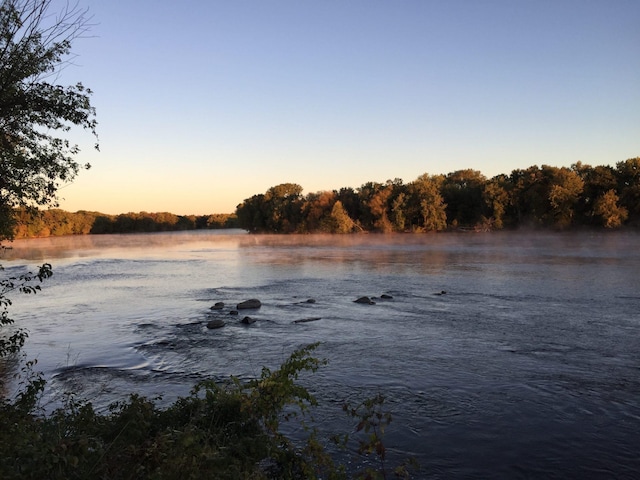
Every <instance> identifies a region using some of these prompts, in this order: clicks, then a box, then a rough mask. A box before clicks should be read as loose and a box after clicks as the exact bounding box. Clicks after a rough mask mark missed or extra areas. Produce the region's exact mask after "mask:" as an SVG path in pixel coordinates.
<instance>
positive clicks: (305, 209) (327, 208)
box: [301, 191, 336, 232]
mask: <svg viewBox="0 0 640 480" xmlns="http://www.w3.org/2000/svg"><path fill="white" fill-rule="evenodd" d="M335 203H336V194H335V192H331V191H324V192H315V193H309V194H307V196H306V197H305V199H304V203H303V206H302V218H303V222H302V225H301V228H302V231H305V232H319V231H331V230H332V228H333V227H332V225H331V222H330V221H329V220H330V218H331V209H332V208H333V205H334V204H335Z"/></svg>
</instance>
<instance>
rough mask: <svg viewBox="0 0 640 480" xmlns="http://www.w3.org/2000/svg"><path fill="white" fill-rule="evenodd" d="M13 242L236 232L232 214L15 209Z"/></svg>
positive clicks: (234, 219)
mask: <svg viewBox="0 0 640 480" xmlns="http://www.w3.org/2000/svg"><path fill="white" fill-rule="evenodd" d="M14 218H15V224H14V225H13V236H14V238H33V237H49V236H56V235H86V234H104V233H148V232H173V231H180V230H203V229H218V228H236V217H235V215H233V214H213V215H174V214H173V213H167V212H160V213H148V212H139V213H122V214H120V215H106V214H104V213H99V212H88V211H78V212H75V213H71V212H66V211H64V210H60V209H49V210H42V211H40V210H32V209H26V208H20V209H16V211H15V214H14Z"/></svg>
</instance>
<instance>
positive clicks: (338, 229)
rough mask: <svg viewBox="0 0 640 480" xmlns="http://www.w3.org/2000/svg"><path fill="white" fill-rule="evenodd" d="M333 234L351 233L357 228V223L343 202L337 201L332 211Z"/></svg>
mask: <svg viewBox="0 0 640 480" xmlns="http://www.w3.org/2000/svg"><path fill="white" fill-rule="evenodd" d="M330 218H331V230H330V231H331V233H350V232H353V230H354V229H355V228H356V224H355V222H354V221H353V220H352V219H351V217H349V214H348V213H347V211H346V210H345V209H344V207H343V206H342V202H341V201H340V200H337V201H336V202H335V203H334V204H333V208H332V209H331V217H330Z"/></svg>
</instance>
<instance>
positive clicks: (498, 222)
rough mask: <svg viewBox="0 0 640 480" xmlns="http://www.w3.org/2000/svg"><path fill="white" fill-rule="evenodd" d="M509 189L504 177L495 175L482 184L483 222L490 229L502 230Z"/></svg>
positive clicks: (508, 183)
mask: <svg viewBox="0 0 640 480" xmlns="http://www.w3.org/2000/svg"><path fill="white" fill-rule="evenodd" d="M511 189H512V185H511V182H510V181H509V177H507V176H506V175H497V176H495V177H493V178H492V179H491V180H489V181H487V182H486V183H485V184H484V187H483V189H482V199H483V202H484V207H485V212H486V214H485V215H483V221H484V223H486V224H488V225H490V226H491V228H495V229H498V230H500V229H502V228H504V226H505V216H506V213H507V208H508V207H509V203H510V194H509V191H510V190H511Z"/></svg>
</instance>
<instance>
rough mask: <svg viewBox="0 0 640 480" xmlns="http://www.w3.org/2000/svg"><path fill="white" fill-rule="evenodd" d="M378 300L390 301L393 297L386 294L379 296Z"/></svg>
mask: <svg viewBox="0 0 640 480" xmlns="http://www.w3.org/2000/svg"><path fill="white" fill-rule="evenodd" d="M380 298H382V299H384V300H391V299H393V297H392V296H391V295H389V294H387V293H383V294H382V295H380Z"/></svg>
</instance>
